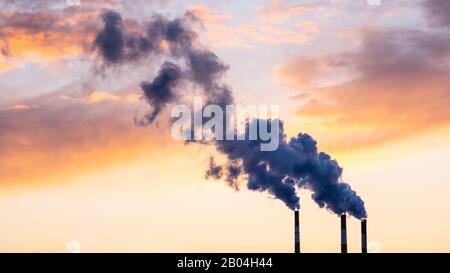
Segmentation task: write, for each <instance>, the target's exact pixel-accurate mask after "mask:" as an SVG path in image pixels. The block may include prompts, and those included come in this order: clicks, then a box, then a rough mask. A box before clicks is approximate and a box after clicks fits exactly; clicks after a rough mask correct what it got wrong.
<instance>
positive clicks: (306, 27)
mask: <svg viewBox="0 0 450 273" xmlns="http://www.w3.org/2000/svg"><path fill="white" fill-rule="evenodd" d="M297 26H298V27H299V28H300V29H301V30H302V31H304V32H309V33H319V32H320V29H319V27H318V26H317V25H316V24H315V23H314V22H311V21H302V22H299V23H298V24H297Z"/></svg>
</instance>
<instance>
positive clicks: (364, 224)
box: [361, 219, 367, 253]
mask: <svg viewBox="0 0 450 273" xmlns="http://www.w3.org/2000/svg"><path fill="white" fill-rule="evenodd" d="M361 252H362V253H367V219H362V220H361Z"/></svg>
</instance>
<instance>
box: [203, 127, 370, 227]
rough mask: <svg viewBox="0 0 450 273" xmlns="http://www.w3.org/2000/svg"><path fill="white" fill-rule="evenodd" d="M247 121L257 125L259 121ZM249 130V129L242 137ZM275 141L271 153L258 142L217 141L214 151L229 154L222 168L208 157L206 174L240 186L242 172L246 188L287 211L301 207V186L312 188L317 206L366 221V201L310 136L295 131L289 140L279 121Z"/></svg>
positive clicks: (247, 131)
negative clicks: (277, 141) (265, 195)
mask: <svg viewBox="0 0 450 273" xmlns="http://www.w3.org/2000/svg"><path fill="white" fill-rule="evenodd" d="M250 122H254V123H255V126H257V124H258V122H257V120H252V121H250ZM250 127H251V126H250V125H247V127H246V128H247V129H246V132H245V133H246V134H249V128H250ZM279 137H280V145H279V147H278V149H277V150H275V151H271V152H266V151H261V149H260V142H261V141H260V140H241V141H217V142H216V147H217V149H218V150H219V151H220V152H222V153H224V154H225V155H227V159H228V161H229V162H227V163H226V164H224V165H223V166H220V165H218V164H217V163H216V162H214V160H212V159H211V162H210V170H209V171H208V172H210V173H214V174H215V175H211V177H214V178H221V177H222V175H224V176H225V180H226V181H227V182H228V183H230V184H231V185H232V186H234V187H237V186H238V183H239V177H240V176H241V174H245V175H246V177H245V178H246V180H247V187H248V188H249V189H251V190H256V191H267V192H269V193H270V194H272V195H273V196H275V197H276V198H278V199H280V200H282V201H283V202H284V203H285V204H286V205H287V206H288V207H289V208H291V209H296V208H299V198H298V196H297V194H296V188H297V187H299V188H306V189H309V190H311V191H312V198H313V200H314V201H315V202H316V203H317V204H318V205H319V206H320V207H325V208H327V209H329V210H330V211H332V212H334V213H336V214H342V213H349V214H350V215H353V216H355V217H357V218H365V217H367V213H366V210H365V208H364V201H363V200H362V199H361V198H360V197H359V196H358V195H357V194H356V192H355V191H353V190H352V189H351V187H350V186H349V185H348V184H346V183H344V182H342V181H341V179H340V178H341V175H342V168H341V167H340V166H339V165H338V163H337V162H336V160H333V159H332V158H331V157H330V156H329V155H328V154H326V153H323V152H319V151H318V150H317V146H316V144H317V143H316V141H315V140H314V139H313V138H312V137H311V136H309V135H308V134H302V133H299V134H298V135H297V137H293V138H291V139H290V140H287V139H286V136H285V135H284V129H283V122H282V121H280V136H279ZM246 139H247V138H246ZM258 139H260V138H259V137H258ZM230 167H232V168H231V169H230Z"/></svg>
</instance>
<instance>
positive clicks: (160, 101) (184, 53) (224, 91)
mask: <svg viewBox="0 0 450 273" xmlns="http://www.w3.org/2000/svg"><path fill="white" fill-rule="evenodd" d="M102 19H103V29H102V30H101V31H100V32H99V33H98V34H97V36H96V38H95V40H94V44H93V46H94V49H96V50H97V51H98V53H99V55H100V56H101V57H102V58H103V60H104V61H105V64H107V65H118V64H123V63H129V62H133V61H135V60H138V59H143V58H145V57H148V56H149V55H150V54H162V53H163V51H164V50H163V49H162V42H163V41H164V42H166V44H168V46H169V54H170V55H171V56H172V57H174V58H177V59H181V60H184V64H185V67H186V68H185V70H184V71H183V69H182V68H181V67H179V66H178V65H176V64H174V63H170V64H168V63H167V62H166V63H165V64H163V65H162V68H161V69H160V71H159V74H158V76H157V77H156V78H155V79H154V80H153V81H152V82H143V83H141V89H142V90H143V92H144V98H145V99H146V100H147V101H148V102H149V104H150V105H151V106H152V107H153V110H152V111H151V112H149V113H148V114H147V115H145V117H144V119H140V120H136V121H137V124H138V125H143V126H144V125H148V124H151V123H153V122H154V121H155V119H156V118H157V116H158V115H159V114H160V113H161V111H162V110H163V109H164V107H165V106H166V105H167V104H168V103H171V102H173V101H174V99H175V98H178V97H182V96H183V94H182V93H181V92H180V90H177V89H176V86H177V85H178V83H179V82H180V81H182V80H188V81H191V82H194V83H196V84H197V85H198V86H199V87H201V90H202V91H203V95H204V97H205V98H206V99H207V101H206V102H205V103H207V104H209V103H214V104H218V105H221V106H224V105H227V104H231V103H233V98H232V95H231V91H230V90H229V88H228V87H227V86H225V85H222V84H220V83H219V80H220V79H221V78H222V76H223V74H224V73H225V72H226V71H227V70H228V66H227V65H225V64H224V63H223V62H222V61H221V60H220V59H219V58H218V57H217V56H216V55H215V54H214V53H213V52H211V51H209V50H207V49H203V48H195V47H194V46H193V43H194V40H195V39H196V38H197V34H196V33H195V32H194V31H192V30H191V27H190V22H191V21H196V20H197V19H196V18H193V15H192V14H191V13H186V15H185V16H184V17H182V18H177V19H174V20H168V19H166V18H164V17H162V16H161V15H154V16H153V18H152V19H151V20H150V22H149V23H148V24H147V25H146V27H145V31H143V33H145V35H141V34H137V33H135V32H134V33H133V32H130V31H127V29H126V27H125V26H124V24H123V20H122V18H121V16H120V15H119V14H118V13H116V12H114V11H108V12H105V13H104V14H103V16H102Z"/></svg>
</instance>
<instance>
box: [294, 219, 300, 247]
mask: <svg viewBox="0 0 450 273" xmlns="http://www.w3.org/2000/svg"><path fill="white" fill-rule="evenodd" d="M294 215H295V217H294V220H295V223H294V225H295V230H294V237H295V253H300V214H299V211H298V210H295V211H294Z"/></svg>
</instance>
